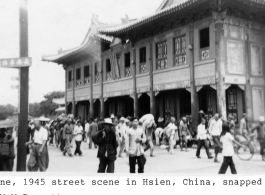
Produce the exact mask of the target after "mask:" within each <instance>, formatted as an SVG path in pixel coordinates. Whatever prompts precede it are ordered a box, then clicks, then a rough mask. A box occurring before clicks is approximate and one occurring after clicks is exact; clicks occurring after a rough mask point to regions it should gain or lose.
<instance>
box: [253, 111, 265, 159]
mask: <svg viewBox="0 0 265 195" xmlns="http://www.w3.org/2000/svg"><path fill="white" fill-rule="evenodd" d="M264 122H265V118H264V116H260V117H259V124H258V125H256V126H255V127H253V128H252V129H251V130H250V132H251V133H252V134H253V133H254V131H257V134H258V137H257V140H258V142H259V144H260V155H261V157H262V160H263V161H265V156H264V149H265V126H264Z"/></svg>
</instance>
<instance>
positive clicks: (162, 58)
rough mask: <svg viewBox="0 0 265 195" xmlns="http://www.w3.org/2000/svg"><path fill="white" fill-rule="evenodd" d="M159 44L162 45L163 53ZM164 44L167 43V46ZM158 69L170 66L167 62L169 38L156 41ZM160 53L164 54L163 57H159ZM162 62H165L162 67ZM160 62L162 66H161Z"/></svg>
mask: <svg viewBox="0 0 265 195" xmlns="http://www.w3.org/2000/svg"><path fill="white" fill-rule="evenodd" d="M159 45H161V50H162V51H161V53H159V50H160V48H159ZM164 45H166V47H164ZM155 49H156V55H155V56H156V69H157V70H161V69H166V68H167V67H168V64H167V52H168V48H167V40H165V41H160V42H158V43H156V48H155ZM159 55H162V56H161V57H159ZM162 62H163V63H164V66H163V67H161V64H162ZM159 64H160V67H159Z"/></svg>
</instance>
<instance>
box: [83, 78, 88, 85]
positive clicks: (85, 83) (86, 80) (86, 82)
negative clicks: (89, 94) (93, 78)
mask: <svg viewBox="0 0 265 195" xmlns="http://www.w3.org/2000/svg"><path fill="white" fill-rule="evenodd" d="M88 84H89V77H87V78H84V85H88Z"/></svg>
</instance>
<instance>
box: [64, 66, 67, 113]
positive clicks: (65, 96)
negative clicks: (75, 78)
mask: <svg viewBox="0 0 265 195" xmlns="http://www.w3.org/2000/svg"><path fill="white" fill-rule="evenodd" d="M63 69H64V71H65V93H64V102H65V110H64V111H65V114H66V115H67V114H68V105H67V69H66V66H65V65H63Z"/></svg>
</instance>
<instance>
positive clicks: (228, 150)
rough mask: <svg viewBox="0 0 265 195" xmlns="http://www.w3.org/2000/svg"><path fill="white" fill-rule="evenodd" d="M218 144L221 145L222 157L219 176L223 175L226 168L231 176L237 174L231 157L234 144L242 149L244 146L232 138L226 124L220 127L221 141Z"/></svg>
mask: <svg viewBox="0 0 265 195" xmlns="http://www.w3.org/2000/svg"><path fill="white" fill-rule="evenodd" d="M220 142H221V143H222V144H223V152H222V153H223V156H224V161H223V163H222V166H221V168H220V170H219V174H225V173H226V170H227V168H228V166H229V167H230V169H231V173H232V174H237V172H236V167H235V164H234V161H233V155H234V146H233V143H234V144H237V145H239V146H241V147H243V148H245V146H243V145H241V144H240V143H239V142H237V141H235V140H234V137H233V136H232V135H231V133H230V128H229V125H228V124H227V123H223V125H222V133H221V139H220Z"/></svg>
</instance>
